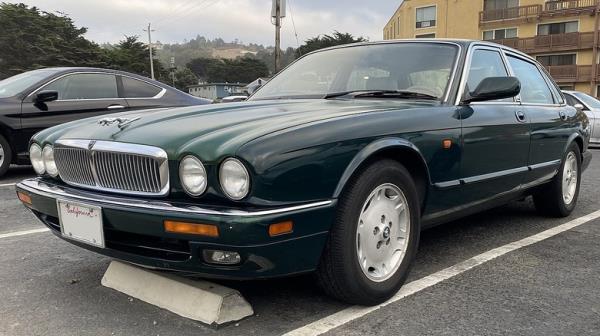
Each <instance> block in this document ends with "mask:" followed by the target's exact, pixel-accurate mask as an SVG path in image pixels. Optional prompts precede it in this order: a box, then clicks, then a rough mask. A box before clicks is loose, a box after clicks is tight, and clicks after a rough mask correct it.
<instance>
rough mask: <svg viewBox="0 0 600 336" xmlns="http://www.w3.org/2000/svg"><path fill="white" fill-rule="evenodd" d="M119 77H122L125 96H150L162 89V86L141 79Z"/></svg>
mask: <svg viewBox="0 0 600 336" xmlns="http://www.w3.org/2000/svg"><path fill="white" fill-rule="evenodd" d="M121 78H122V79H123V90H124V91H125V98H152V97H154V96H156V95H157V94H158V93H159V92H160V91H162V88H160V87H158V86H154V85H152V84H148V83H146V82H143V81H141V80H137V79H133V78H129V77H121Z"/></svg>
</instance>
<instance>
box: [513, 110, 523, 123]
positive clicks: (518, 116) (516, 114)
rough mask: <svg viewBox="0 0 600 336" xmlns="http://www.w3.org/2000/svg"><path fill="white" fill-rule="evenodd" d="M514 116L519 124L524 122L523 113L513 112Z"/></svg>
mask: <svg viewBox="0 0 600 336" xmlns="http://www.w3.org/2000/svg"><path fill="white" fill-rule="evenodd" d="M515 116H517V120H518V121H519V122H525V112H523V111H517V112H515Z"/></svg>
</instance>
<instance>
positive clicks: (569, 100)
mask: <svg viewBox="0 0 600 336" xmlns="http://www.w3.org/2000/svg"><path fill="white" fill-rule="evenodd" d="M565 99H566V100H567V104H569V105H570V106H575V104H581V103H580V102H579V101H577V99H575V98H573V96H571V95H570V94H565Z"/></svg>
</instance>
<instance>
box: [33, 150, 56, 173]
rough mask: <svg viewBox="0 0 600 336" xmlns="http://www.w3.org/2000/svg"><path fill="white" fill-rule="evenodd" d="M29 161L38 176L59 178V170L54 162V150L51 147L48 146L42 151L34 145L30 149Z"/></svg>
mask: <svg viewBox="0 0 600 336" xmlns="http://www.w3.org/2000/svg"><path fill="white" fill-rule="evenodd" d="M29 160H30V161H31V165H32V166H33V170H35V172H36V173H37V174H38V175H43V174H46V173H47V174H48V175H50V176H52V177H57V176H58V168H57V167H56V162H54V149H53V148H52V146H51V145H46V146H45V147H44V149H43V150H42V148H41V147H40V146H39V145H38V144H35V143H34V144H32V145H31V147H29Z"/></svg>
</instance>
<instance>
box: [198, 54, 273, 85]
mask: <svg viewBox="0 0 600 336" xmlns="http://www.w3.org/2000/svg"><path fill="white" fill-rule="evenodd" d="M187 67H188V68H189V69H190V70H191V71H192V72H193V73H194V74H196V76H198V78H200V79H201V80H202V81H204V82H212V83H218V82H222V83H225V82H226V83H250V82H252V81H254V80H255V79H257V78H259V77H265V76H268V74H269V69H268V68H267V65H266V64H265V62H263V61H261V60H258V59H256V58H253V57H250V56H247V57H238V58H237V59H234V60H229V59H215V58H197V59H193V60H192V61H190V62H189V63H188V64H187Z"/></svg>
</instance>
